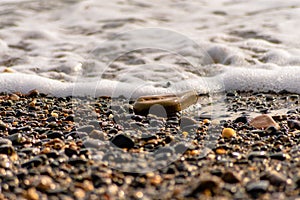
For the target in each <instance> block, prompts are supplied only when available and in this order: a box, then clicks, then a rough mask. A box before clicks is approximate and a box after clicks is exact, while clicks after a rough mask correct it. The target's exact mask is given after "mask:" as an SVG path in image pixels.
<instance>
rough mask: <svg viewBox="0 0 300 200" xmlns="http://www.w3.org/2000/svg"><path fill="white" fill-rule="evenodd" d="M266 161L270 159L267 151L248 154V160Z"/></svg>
mask: <svg viewBox="0 0 300 200" xmlns="http://www.w3.org/2000/svg"><path fill="white" fill-rule="evenodd" d="M256 158H258V159H266V158H268V154H267V153H266V152H265V151H252V152H250V153H249V154H248V160H253V159H256Z"/></svg>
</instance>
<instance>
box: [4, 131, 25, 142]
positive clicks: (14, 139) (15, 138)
mask: <svg viewBox="0 0 300 200" xmlns="http://www.w3.org/2000/svg"><path fill="white" fill-rule="evenodd" d="M7 139H9V140H10V141H11V142H12V143H13V144H20V142H21V140H22V134H21V133H15V134H12V135H9V136H8V137H7Z"/></svg>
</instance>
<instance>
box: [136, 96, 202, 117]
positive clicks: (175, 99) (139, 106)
mask: <svg viewBox="0 0 300 200" xmlns="http://www.w3.org/2000/svg"><path fill="white" fill-rule="evenodd" d="M197 100H198V94H197V93H196V91H188V92H183V93H180V94H177V95H173V94H166V95H151V96H141V97H139V98H138V99H137V100H136V102H135V104H134V105H133V109H134V112H135V113H136V114H139V115H147V114H148V113H149V110H150V108H151V107H152V106H154V105H160V106H162V107H163V108H164V110H165V112H166V114H167V115H170V114H174V113H176V112H179V111H181V110H184V109H185V108H187V107H189V106H190V105H193V104H195V103H197Z"/></svg>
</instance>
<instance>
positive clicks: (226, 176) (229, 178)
mask: <svg viewBox="0 0 300 200" xmlns="http://www.w3.org/2000/svg"><path fill="white" fill-rule="evenodd" d="M221 178H222V179H223V181H224V182H226V183H238V182H240V177H239V176H238V175H237V174H235V173H234V172H231V171H227V172H224V173H223V174H222V177H221Z"/></svg>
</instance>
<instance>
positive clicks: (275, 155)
mask: <svg viewBox="0 0 300 200" xmlns="http://www.w3.org/2000/svg"><path fill="white" fill-rule="evenodd" d="M288 157H289V156H288V155H287V154H285V153H282V152H280V153H273V154H271V155H270V158H271V159H275V160H281V161H284V160H286V159H287V158H288Z"/></svg>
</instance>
